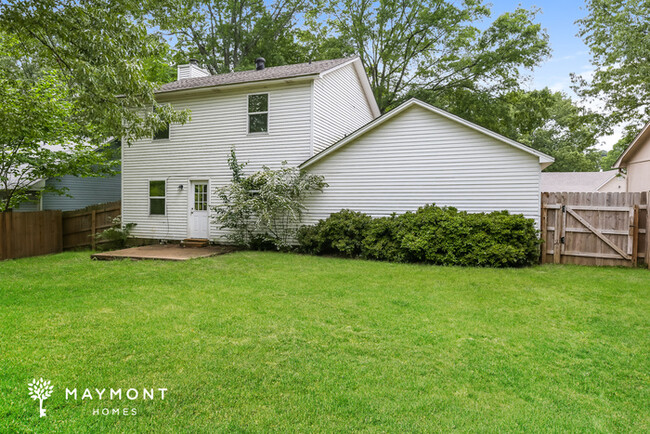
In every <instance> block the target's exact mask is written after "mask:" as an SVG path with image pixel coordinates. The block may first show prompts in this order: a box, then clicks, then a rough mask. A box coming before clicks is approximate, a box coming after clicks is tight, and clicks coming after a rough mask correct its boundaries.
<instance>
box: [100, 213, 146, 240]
mask: <svg viewBox="0 0 650 434" xmlns="http://www.w3.org/2000/svg"><path fill="white" fill-rule="evenodd" d="M136 225H137V223H124V224H122V216H117V217H115V218H114V219H113V221H111V227H110V228H108V229H106V230H105V231H103V232H100V233H98V234H96V235H95V238H96V239H97V241H109V242H110V246H109V248H124V247H126V242H127V240H128V239H129V237H131V232H132V231H133V228H135V226H136Z"/></svg>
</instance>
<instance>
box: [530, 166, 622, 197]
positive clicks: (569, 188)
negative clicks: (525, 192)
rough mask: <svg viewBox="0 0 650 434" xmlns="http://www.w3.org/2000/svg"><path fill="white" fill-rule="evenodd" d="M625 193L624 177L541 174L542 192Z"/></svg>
mask: <svg viewBox="0 0 650 434" xmlns="http://www.w3.org/2000/svg"><path fill="white" fill-rule="evenodd" d="M558 191H566V192H601V193H608V192H623V193H624V192H626V191H627V185H626V181H625V175H623V174H621V173H619V171H618V170H607V171H605V172H543V173H542V192H558Z"/></svg>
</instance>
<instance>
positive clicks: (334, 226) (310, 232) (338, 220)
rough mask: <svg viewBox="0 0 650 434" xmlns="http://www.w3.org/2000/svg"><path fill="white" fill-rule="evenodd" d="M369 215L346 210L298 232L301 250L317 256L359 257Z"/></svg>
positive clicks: (369, 221) (370, 219)
mask: <svg viewBox="0 0 650 434" xmlns="http://www.w3.org/2000/svg"><path fill="white" fill-rule="evenodd" d="M371 221H372V217H370V216H369V215H366V214H363V213H360V212H355V211H350V210H347V209H344V210H342V211H339V212H337V213H334V214H332V215H330V216H329V217H328V218H327V219H325V220H321V221H319V222H318V223H317V224H316V225H315V226H303V227H302V228H300V230H299V231H298V243H299V244H300V247H301V250H302V251H303V252H306V253H312V254H315V255H344V256H358V255H359V254H361V242H362V241H363V236H364V232H365V230H366V228H367V227H368V225H369V224H370V223H371Z"/></svg>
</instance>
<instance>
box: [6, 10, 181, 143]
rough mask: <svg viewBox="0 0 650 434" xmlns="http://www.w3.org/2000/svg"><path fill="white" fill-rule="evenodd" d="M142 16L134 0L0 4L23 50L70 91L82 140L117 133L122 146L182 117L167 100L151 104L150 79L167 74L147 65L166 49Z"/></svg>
mask: <svg viewBox="0 0 650 434" xmlns="http://www.w3.org/2000/svg"><path fill="white" fill-rule="evenodd" d="M144 14H145V12H144V11H143V9H142V2H139V1H136V0H89V1H83V2H78V1H73V0H63V1H53V0H8V1H7V2H5V3H3V4H2V5H0V27H1V28H2V29H3V32H6V34H8V35H10V36H12V37H14V38H16V40H17V41H18V47H19V48H20V49H21V51H22V54H23V55H24V56H28V57H30V58H35V59H37V61H38V63H39V65H40V66H41V67H42V68H44V69H46V70H51V71H56V73H57V74H58V76H59V77H60V79H61V80H62V81H63V83H64V84H65V85H66V86H67V87H68V89H69V90H68V93H69V95H74V106H75V107H74V108H75V110H74V114H75V116H76V117H77V119H78V125H79V126H80V127H82V128H84V134H83V135H84V137H86V139H87V140H89V141H93V142H95V143H100V142H103V141H105V140H106V139H108V138H110V137H120V138H121V139H122V141H123V143H125V144H128V143H130V142H131V140H133V139H135V138H140V137H147V136H151V132H152V131H156V130H157V129H159V128H160V127H161V126H163V125H165V124H166V123H167V122H185V121H186V120H187V119H188V118H189V114H188V113H187V112H184V111H182V112H176V111H174V109H173V107H171V106H167V105H163V106H158V107H157V108H158V110H155V111H152V110H151V107H152V105H157V104H155V102H154V90H155V89H156V87H157V86H158V85H159V83H157V82H155V81H152V78H151V77H152V76H153V77H161V78H164V77H167V76H168V74H166V73H163V74H161V71H160V68H162V65H160V66H156V65H155V64H160V63H161V62H162V60H161V59H162V58H164V56H165V55H166V54H167V47H166V43H165V41H163V40H162V39H161V36H160V35H159V34H157V33H156V32H154V31H152V32H150V31H149V29H148V28H147V27H146V25H145V22H144V19H143V15H144ZM138 109H139V110H138ZM143 109H148V110H146V111H144V113H143Z"/></svg>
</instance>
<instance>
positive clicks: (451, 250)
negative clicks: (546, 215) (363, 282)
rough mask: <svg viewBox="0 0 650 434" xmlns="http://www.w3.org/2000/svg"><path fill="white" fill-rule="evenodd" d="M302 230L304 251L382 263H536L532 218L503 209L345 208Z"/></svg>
mask: <svg viewBox="0 0 650 434" xmlns="http://www.w3.org/2000/svg"><path fill="white" fill-rule="evenodd" d="M353 223H356V225H355V224H353ZM350 228H353V230H350ZM300 233H301V236H300V237H299V238H298V240H299V242H300V243H301V247H302V248H303V250H304V251H307V252H310V253H315V254H326V253H338V254H343V255H345V256H362V257H365V258H368V259H376V260H383V261H394V262H423V263H429V264H438V265H463V266H483V267H521V266H526V265H532V264H534V263H535V262H536V261H537V258H538V256H539V249H538V246H539V240H538V237H537V231H536V230H535V226H534V224H533V220H531V219H527V218H525V217H523V216H522V215H511V214H509V213H508V212H507V211H499V212H492V213H489V214H485V213H478V214H470V213H467V212H464V211H458V210H457V209H456V208H452V207H444V208H441V207H437V206H435V205H427V206H424V207H422V208H420V209H418V210H417V211H416V212H407V213H405V214H402V215H393V216H391V217H382V218H376V219H372V218H370V217H368V216H367V215H365V214H362V213H355V212H352V211H347V210H346V211H342V212H340V213H335V214H332V215H331V216H330V217H329V218H328V219H326V220H321V221H320V222H319V223H318V224H317V225H316V226H312V227H307V228H302V229H301V232H300ZM358 246H360V248H359V247H358Z"/></svg>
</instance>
